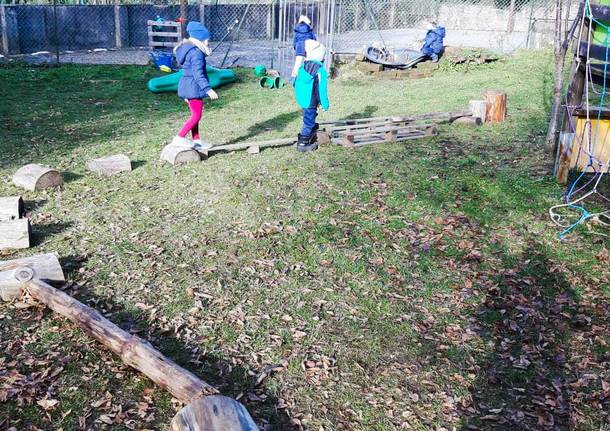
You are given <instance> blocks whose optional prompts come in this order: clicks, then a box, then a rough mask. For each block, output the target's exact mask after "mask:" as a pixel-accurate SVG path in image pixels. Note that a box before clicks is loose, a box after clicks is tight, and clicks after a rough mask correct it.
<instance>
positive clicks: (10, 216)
mask: <svg viewBox="0 0 610 431" xmlns="http://www.w3.org/2000/svg"><path fill="white" fill-rule="evenodd" d="M23 215H25V209H24V206H23V199H21V196H10V197H6V198H0V222H2V221H10V220H17V219H20V218H21V217H23Z"/></svg>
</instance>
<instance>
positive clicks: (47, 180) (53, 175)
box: [13, 164, 64, 191]
mask: <svg viewBox="0 0 610 431" xmlns="http://www.w3.org/2000/svg"><path fill="white" fill-rule="evenodd" d="M13 183H14V184H15V185H16V186H17V187H21V188H24V189H26V190H30V191H34V190H43V189H48V188H52V187H59V186H61V185H62V184H63V183H64V178H63V177H62V176H61V174H60V173H59V172H57V171H56V170H55V169H51V168H49V167H47V166H42V165H37V164H30V165H25V166H23V167H22V168H20V169H19V170H17V172H15V174H14V175H13Z"/></svg>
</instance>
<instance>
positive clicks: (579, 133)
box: [568, 117, 610, 173]
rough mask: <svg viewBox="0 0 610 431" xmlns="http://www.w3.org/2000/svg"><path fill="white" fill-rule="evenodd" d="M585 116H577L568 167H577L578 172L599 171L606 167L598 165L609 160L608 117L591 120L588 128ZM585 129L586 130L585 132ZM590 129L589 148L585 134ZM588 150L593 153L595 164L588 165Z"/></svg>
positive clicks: (609, 133) (609, 124) (609, 121)
mask: <svg viewBox="0 0 610 431" xmlns="http://www.w3.org/2000/svg"><path fill="white" fill-rule="evenodd" d="M586 123H587V120H586V118H583V117H579V118H578V119H577V120H576V134H575V135H574V139H573V140H572V145H571V149H570V153H569V155H568V156H569V169H577V170H578V171H579V172H591V173H593V172H599V171H600V170H601V171H606V170H607V169H608V168H607V167H604V166H601V167H600V166H599V165H598V163H599V162H601V163H603V164H604V165H605V164H607V163H608V161H609V160H610V119H607V118H602V119H600V120H597V119H595V120H591V126H590V129H589V128H588V127H587V129H585V125H586ZM586 130H587V132H586ZM588 130H590V136H591V143H590V149H589V148H587V147H588V145H589V142H588V139H587V134H589V133H588ZM589 152H590V153H591V154H593V156H594V157H595V159H596V160H594V161H593V163H594V165H595V166H589V162H590V160H589Z"/></svg>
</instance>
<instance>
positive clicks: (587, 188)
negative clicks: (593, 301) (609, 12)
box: [549, 0, 610, 238]
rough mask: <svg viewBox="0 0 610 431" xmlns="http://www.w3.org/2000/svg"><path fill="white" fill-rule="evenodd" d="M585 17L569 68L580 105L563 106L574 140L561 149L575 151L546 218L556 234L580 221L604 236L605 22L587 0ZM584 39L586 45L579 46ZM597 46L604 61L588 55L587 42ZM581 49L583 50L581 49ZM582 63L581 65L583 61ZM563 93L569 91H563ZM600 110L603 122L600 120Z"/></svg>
mask: <svg viewBox="0 0 610 431" xmlns="http://www.w3.org/2000/svg"><path fill="white" fill-rule="evenodd" d="M585 15H586V16H587V18H588V19H589V20H590V23H591V25H589V26H588V28H586V27H585V23H586V20H585V19H584V17H583V18H582V19H581V21H580V31H579V32H578V34H579V36H578V45H577V53H576V56H575V64H574V70H575V71H577V70H579V68H584V71H585V84H584V88H583V100H582V103H580V104H578V105H577V106H571V105H570V104H569V98H566V111H567V121H568V122H569V124H568V127H569V135H568V136H570V137H571V136H573V139H574V142H573V144H572V145H568V146H567V148H564V151H565V152H568V153H569V152H570V151H571V152H574V151H577V156H576V160H575V162H573V163H572V165H571V167H572V166H573V167H575V168H576V171H580V172H576V173H575V174H574V173H573V174H572V175H571V177H570V179H569V181H568V187H567V189H566V191H565V193H564V195H563V197H564V200H565V203H563V204H560V205H556V206H553V207H552V208H551V209H550V210H549V213H550V216H551V219H552V220H553V221H554V222H555V223H556V224H557V225H558V226H560V227H561V228H562V229H563V230H562V232H561V233H560V234H559V237H560V238H563V237H565V236H566V235H567V234H569V233H570V232H572V231H573V230H574V229H576V228H577V227H579V226H581V225H585V224H586V225H587V227H593V226H596V227H601V228H602V229H601V231H600V230H599V229H595V230H593V232H594V233H596V234H600V235H603V236H609V235H607V234H606V233H604V231H606V232H607V228H608V227H610V196H609V195H610V188H609V184H608V181H603V180H607V177H608V174H609V173H610V147H608V148H606V147H607V146H609V145H610V144H609V143H610V117H609V116H608V114H610V109H609V107H608V100H607V98H608V84H609V77H608V73H609V72H610V70H609V66H610V65H609V64H608V63H609V62H610V31H609V28H610V22H604V21H600V20H597V19H595V17H594V16H593V14H592V12H591V4H590V0H586V2H585ZM583 41H586V42H587V43H586V44H581V43H582V42H583ZM593 43H595V44H602V45H603V46H604V47H605V48H604V51H605V61H600V60H595V59H592V56H591V45H592V44H593ZM583 49H585V50H586V52H582V51H581V50H583ZM583 61H584V62H585V64H584V65H583ZM568 93H569V91H568ZM604 114H606V117H605V118H607V120H602V117H603V115H604Z"/></svg>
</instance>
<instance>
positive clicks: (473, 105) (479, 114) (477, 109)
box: [469, 100, 487, 121]
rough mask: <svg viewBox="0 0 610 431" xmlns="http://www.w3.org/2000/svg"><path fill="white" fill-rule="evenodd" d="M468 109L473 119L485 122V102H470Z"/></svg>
mask: <svg viewBox="0 0 610 431" xmlns="http://www.w3.org/2000/svg"><path fill="white" fill-rule="evenodd" d="M469 108H470V112H471V113H472V116H473V117H475V118H480V119H481V120H482V121H485V117H486V116H487V102H486V101H485V100H471V101H470V103H469Z"/></svg>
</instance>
